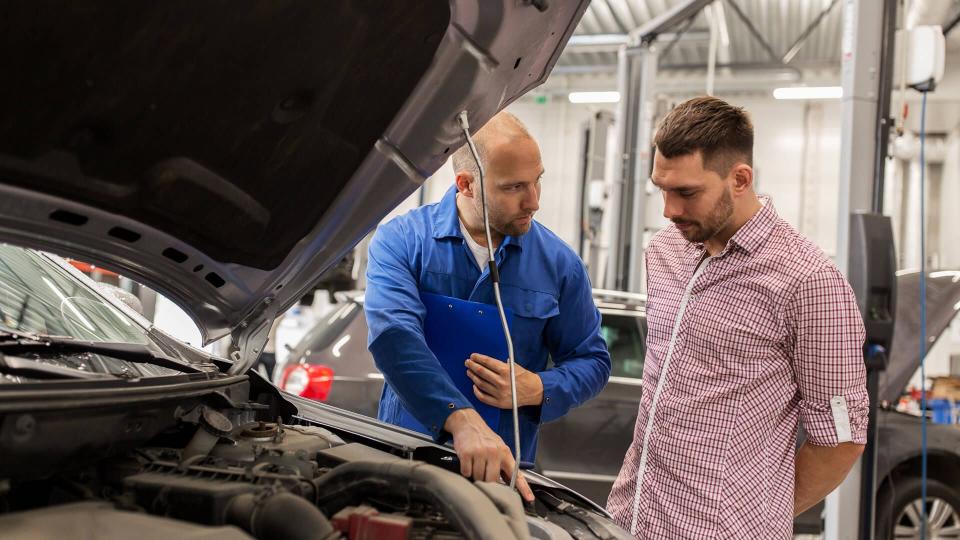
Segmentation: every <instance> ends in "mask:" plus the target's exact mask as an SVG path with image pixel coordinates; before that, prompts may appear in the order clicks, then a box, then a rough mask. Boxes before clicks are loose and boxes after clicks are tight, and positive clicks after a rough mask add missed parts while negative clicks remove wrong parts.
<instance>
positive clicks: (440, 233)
mask: <svg viewBox="0 0 960 540" xmlns="http://www.w3.org/2000/svg"><path fill="white" fill-rule="evenodd" d="M434 212H435V214H434V220H433V223H434V225H433V237H434V238H435V239H437V240H439V239H441V238H460V239H462V238H463V234H462V233H461V232H460V217H459V216H458V215H457V186H450V189H448V190H447V192H446V193H445V194H444V195H443V198H442V199H440V204H439V205H437V208H436V210H435V211H434Z"/></svg>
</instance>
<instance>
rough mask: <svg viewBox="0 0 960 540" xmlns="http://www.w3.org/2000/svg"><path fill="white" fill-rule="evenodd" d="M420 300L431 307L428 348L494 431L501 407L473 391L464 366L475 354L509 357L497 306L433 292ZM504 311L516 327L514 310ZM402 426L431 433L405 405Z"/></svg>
mask: <svg viewBox="0 0 960 540" xmlns="http://www.w3.org/2000/svg"><path fill="white" fill-rule="evenodd" d="M420 300H421V301H422V302H423V305H424V307H425V308H426V309H427V316H426V318H425V320H424V322H423V333H424V336H425V337H426V341H427V347H429V348H430V350H431V351H432V352H433V354H434V356H436V357H437V360H439V362H440V365H441V366H443V369H444V370H446V372H447V374H448V375H450V378H451V379H452V380H453V384H454V385H456V387H457V389H458V390H460V393H462V394H463V395H464V396H465V397H466V398H467V399H468V400H470V403H472V404H473V407H474V409H476V411H477V413H478V414H479V415H480V417H481V418H483V420H484V422H486V423H487V425H488V426H490V429H492V430H493V431H495V432H496V431H498V430H499V427H500V409H498V408H496V407H494V406H492V405H487V404H486V403H483V402H482V401H480V400H478V399H477V397H476V396H475V395H474V393H473V381H471V380H470V378H469V377H467V368H466V366H464V365H463V363H464V362H465V361H466V360H467V358H470V355H471V354H473V353H480V354H485V355H487V356H491V357H493V358H499V359H501V360H505V359H506V358H507V340H506V338H504V336H503V325H502V324H501V322H500V314H499V313H498V311H497V306H495V305H491V304H482V303H480V302H470V301H467V300H460V299H459V298H452V297H449V296H441V295H439V294H432V293H421V294H420ZM504 312H505V313H506V316H507V327H508V328H509V327H512V326H513V324H512V321H513V312H512V311H511V310H509V309H504ZM400 426H402V427H405V428H407V429H412V430H414V431H419V432H420V433H426V434H430V431H429V430H427V428H426V427H424V425H423V424H421V423H420V422H419V421H418V420H417V419H416V418H414V417H413V415H412V414H410V413H409V412H408V411H407V410H406V409H405V408H401V412H400Z"/></svg>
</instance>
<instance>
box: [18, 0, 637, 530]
mask: <svg viewBox="0 0 960 540" xmlns="http://www.w3.org/2000/svg"><path fill="white" fill-rule="evenodd" d="M586 3H587V2H586V1H585V0H583V1H581V0H567V1H552V2H550V3H549V4H548V3H545V2H539V1H536V2H515V1H513V0H504V1H487V0H484V1H471V0H435V1H432V2H423V1H420V2H362V3H356V2H325V3H319V4H318V3H316V2H305V1H300V0H289V1H282V2H270V3H262V2H237V3H233V4H231V5H230V6H229V8H226V7H225V6H223V5H221V4H217V3H195V2H186V3H160V4H150V3H148V4H116V3H113V2H103V1H100V0H94V1H92V2H85V3H83V4H75V3H70V2H48V3H43V4H32V5H26V4H23V5H18V6H10V7H9V9H7V10H6V11H5V13H4V18H3V20H2V21H0V30H2V35H3V36H4V40H5V43H6V44H7V47H5V48H4V49H3V50H2V52H0V57H2V58H3V61H4V65H5V66H7V69H6V70H5V73H6V78H5V80H6V82H7V84H5V85H4V90H3V92H4V97H5V99H4V100H3V102H2V104H0V107H2V108H3V118H4V121H3V122H2V123H0V245H2V246H0V270H5V271H6V273H5V274H3V276H5V277H3V278H0V280H2V285H3V287H0V294H2V295H4V296H0V300H3V301H7V303H6V304H4V314H3V316H2V317H0V379H2V382H3V384H0V455H2V456H3V459H0V530H3V531H4V537H5V538H35V537H47V536H61V535H63V534H65V531H69V533H67V534H69V535H71V536H81V537H97V538H129V537H131V536H134V535H135V536H137V537H139V538H143V539H147V538H170V537H192V536H203V537H211V538H250V537H251V536H252V537H261V538H281V537H284V538H308V537H309V538H315V537H316V538H333V537H337V536H338V535H340V534H347V535H351V534H359V532H358V531H361V530H363V531H367V532H366V533H364V534H372V535H374V536H378V535H380V534H387V532H389V534H401V535H402V534H406V535H409V536H416V537H444V538H491V537H496V538H529V537H531V535H532V536H533V537H536V538H571V537H572V535H576V536H577V537H578V538H579V537H587V538H607V537H610V538H624V537H627V535H626V533H625V532H624V531H622V530H621V529H619V528H618V527H617V526H616V525H614V524H613V523H612V522H611V521H610V519H609V516H607V515H605V512H604V511H603V510H602V509H601V508H598V507H597V506H596V505H593V504H592V503H590V502H589V501H588V500H586V499H584V498H583V497H581V496H579V495H577V494H576V493H575V492H573V491H571V490H569V489H568V488H564V487H563V486H561V485H559V484H557V483H556V482H553V481H551V480H549V479H547V478H544V477H541V476H539V475H537V474H535V473H531V472H528V473H525V476H526V478H527V479H528V481H529V482H530V483H531V485H532V487H533V489H534V493H535V495H536V503H535V504H534V505H532V506H530V507H527V508H524V507H523V505H522V504H521V503H520V498H519V497H518V496H517V495H516V494H515V493H514V492H512V491H511V490H510V489H509V488H507V487H506V486H503V485H498V484H486V483H473V482H470V481H468V480H467V479H465V478H463V477H462V476H460V475H459V474H458V473H457V471H458V467H459V465H458V463H457V461H456V455H455V453H454V452H453V451H452V449H450V448H448V447H445V446H441V445H437V444H434V443H433V442H432V441H431V440H430V439H428V438H426V437H423V436H421V435H418V434H416V433H413V432H409V431H405V430H403V429H400V428H396V427H393V426H388V425H384V424H381V423H379V422H377V421H375V420H372V419H369V418H364V417H361V416H359V415H354V414H351V413H349V412H346V411H342V410H339V409H335V408H332V407H329V406H326V405H324V404H322V403H317V402H315V401H310V400H305V399H302V398H300V397H297V396H292V395H290V394H287V393H285V392H282V391H279V390H278V389H277V388H276V387H275V386H273V385H272V384H270V383H269V382H267V381H265V380H263V379H262V378H261V377H260V376H259V375H258V374H257V373H256V372H253V371H250V370H249V367H250V366H251V365H252V363H253V362H254V360H255V359H256V358H257V357H258V355H259V354H260V352H261V351H262V348H263V344H264V343H265V341H266V337H267V332H268V330H269V328H270V324H271V323H272V322H273V320H274V319H275V316H276V314H277V313H280V312H283V311H285V310H286V309H287V308H288V307H289V306H291V305H292V304H293V303H295V302H296V301H297V300H298V299H299V298H300V297H301V296H303V294H304V293H305V292H307V291H309V290H310V289H311V288H312V286H313V284H314V283H315V282H316V280H317V279H319V277H320V276H321V275H322V273H323V271H324V270H326V269H327V268H329V267H330V266H332V265H333V264H335V263H336V262H337V261H338V260H340V259H341V258H342V256H343V254H344V253H345V252H346V251H347V250H349V249H350V248H351V247H352V246H353V245H354V244H355V243H356V242H357V241H359V240H360V239H361V238H362V237H363V236H364V235H365V234H366V233H367V232H368V231H370V230H371V229H372V228H373V227H374V226H375V225H376V223H378V222H379V221H380V220H381V219H382V218H383V216H384V215H385V214H386V213H387V212H388V211H389V210H390V209H392V208H393V207H394V206H395V205H396V204H397V203H398V202H400V201H401V200H403V199H404V198H405V197H406V196H408V195H409V194H410V193H411V192H412V191H413V190H415V189H416V188H417V187H418V186H419V185H420V184H422V182H423V181H424V179H425V178H427V177H428V176H430V175H431V174H432V173H433V172H434V171H435V170H436V169H437V168H439V167H440V165H441V164H442V163H443V162H444V161H445V160H446V159H447V157H448V155H449V153H450V152H451V151H452V150H455V149H456V148H457V147H459V146H460V145H461V144H463V142H464V136H463V132H462V126H461V124H459V123H458V121H457V116H458V114H459V113H460V112H461V111H466V112H467V114H468V116H469V118H470V122H471V129H472V130H473V131H476V129H479V128H480V127H481V126H482V125H483V124H484V123H485V122H486V121H487V120H488V119H489V118H490V117H491V116H492V115H493V114H495V113H496V112H497V111H499V110H501V109H502V108H503V107H505V106H506V105H507V104H509V103H510V102H511V101H513V100H514V99H516V98H517V97H519V96H520V95H522V94H523V93H524V92H526V91H528V90H529V89H531V88H533V87H534V86H536V85H538V84H540V83H542V82H543V80H544V79H545V78H546V76H547V74H548V73H549V72H550V70H551V68H552V66H553V65H554V63H555V62H556V59H557V57H558V56H559V54H560V51H561V49H562V47H563V46H564V44H565V43H566V41H567V40H568V39H569V37H570V35H571V34H572V33H573V30H574V28H575V26H576V24H577V22H578V20H579V18H580V16H581V15H582V14H583V11H584V10H585V9H586ZM28 248H32V249H28ZM34 249H36V250H42V251H34ZM48 252H49V253H56V254H57V255H61V256H66V257H70V258H72V259H75V260H81V261H85V262H89V263H93V264H95V265H96V266H97V267H103V268H108V269H110V270H112V271H115V272H117V273H119V274H121V275H124V276H126V277H130V278H132V279H135V280H136V281H137V282H139V283H142V284H144V285H147V286H149V287H151V288H152V289H154V290H157V291H159V292H161V293H162V294H164V295H165V296H166V297H168V298H169V299H171V300H172V301H173V302H175V303H177V304H178V305H179V306H180V307H182V308H183V309H184V310H185V311H186V312H187V313H188V314H189V315H190V316H191V317H193V319H194V321H195V322H196V323H197V325H198V327H199V329H200V332H201V334H202V336H203V339H204V342H205V343H209V342H210V341H212V340H214V339H217V338H219V337H222V336H226V335H229V336H230V337H231V343H232V345H231V351H230V354H229V356H230V357H229V358H220V357H217V356H215V355H211V354H209V353H207V352H204V351H202V350H199V349H195V348H193V347H190V346H189V345H186V344H184V343H182V342H179V341H177V340H176V339H174V338H172V337H170V336H168V335H166V334H165V333H163V332H162V331H160V330H158V329H157V328H155V327H154V326H153V325H152V324H151V323H150V322H149V321H147V320H146V319H144V318H143V317H142V316H140V315H139V314H138V313H136V311H134V310H133V309H131V308H130V307H129V306H127V305H125V304H123V303H122V302H120V301H119V300H117V298H115V297H114V295H113V294H111V293H109V292H104V291H103V290H102V289H100V288H98V287H96V286H95V285H94V284H93V283H92V282H91V281H90V280H89V279H88V278H87V277H86V276H84V275H83V274H82V273H80V272H79V271H78V270H76V268H74V267H72V266H71V265H70V264H69V263H67V262H66V261H65V260H63V259H60V258H59V257H57V256H54V255H49V254H48ZM41 300H42V302H41ZM39 308H43V309H42V312H41V315H31V317H30V318H28V317H27V316H26V315H25V314H28V313H33V312H35V311H37V309H39ZM377 513H379V514H378V515H375V514H377ZM370 531H374V532H370ZM376 531H380V532H376Z"/></svg>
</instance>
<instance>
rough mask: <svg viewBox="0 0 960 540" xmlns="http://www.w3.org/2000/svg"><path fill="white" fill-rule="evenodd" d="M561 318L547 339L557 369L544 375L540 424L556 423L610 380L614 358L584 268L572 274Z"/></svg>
mask: <svg viewBox="0 0 960 540" xmlns="http://www.w3.org/2000/svg"><path fill="white" fill-rule="evenodd" d="M559 303H560V305H559V309H560V312H559V314H558V315H557V316H556V317H554V318H552V319H551V320H550V322H549V323H547V326H546V329H545V339H546V343H547V347H548V348H549V350H550V355H551V357H552V358H553V364H554V365H553V367H552V368H550V369H548V370H546V371H542V372H540V373H539V374H538V375H540V380H541V381H542V382H543V404H542V406H541V408H540V421H541V422H549V421H551V420H556V419H557V418H560V417H561V416H563V415H565V414H567V412H568V411H569V410H570V409H571V408H573V407H576V406H578V405H580V404H582V403H583V402H585V401H587V400H589V399H590V398H592V397H594V396H596V395H597V394H598V393H600V390H602V389H603V387H604V386H605V385H606V384H607V381H608V380H609V379H610V354H609V353H608V352H607V345H606V343H605V342H604V341H603V337H602V336H601V335H600V311H599V310H597V307H596V304H594V302H593V296H592V293H591V287H590V278H589V277H588V276H587V273H586V269H584V267H583V265H582V264H579V261H578V264H577V265H576V266H575V267H574V269H573V270H572V271H571V272H570V274H569V275H568V276H567V278H566V279H565V280H564V283H563V290H562V291H561V294H560V302H559Z"/></svg>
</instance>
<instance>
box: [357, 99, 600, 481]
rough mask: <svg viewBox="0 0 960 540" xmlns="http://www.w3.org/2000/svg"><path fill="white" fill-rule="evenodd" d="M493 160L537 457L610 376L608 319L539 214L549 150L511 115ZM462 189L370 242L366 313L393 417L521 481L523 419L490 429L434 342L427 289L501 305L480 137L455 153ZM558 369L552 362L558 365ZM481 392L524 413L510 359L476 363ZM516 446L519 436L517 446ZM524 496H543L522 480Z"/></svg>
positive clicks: (529, 449)
mask: <svg viewBox="0 0 960 540" xmlns="http://www.w3.org/2000/svg"><path fill="white" fill-rule="evenodd" d="M474 140H475V142H476V146H477V147H478V151H479V154H480V159H481V160H482V162H483V166H484V171H485V177H484V181H485V184H486V199H487V212H488V215H489V220H490V227H491V236H492V240H493V246H492V248H493V249H494V252H495V258H496V262H497V267H498V269H499V274H500V276H501V291H502V296H503V303H504V307H505V308H507V309H510V310H512V311H513V313H514V317H513V321H512V327H511V335H512V337H513V342H514V349H515V355H516V360H517V369H516V384H517V403H518V406H519V407H520V446H521V460H522V461H529V462H533V461H534V456H535V453H536V445H537V433H538V430H539V426H540V424H541V423H543V422H549V421H551V420H555V419H557V418H559V417H561V416H563V415H564V414H566V413H567V411H569V410H570V409H571V408H572V407H576V406H578V405H580V404H582V403H584V402H585V401H587V400H589V399H590V398H592V397H593V396H595V395H596V394H597V393H598V392H600V390H601V389H602V388H603V386H604V385H605V384H606V382H607V379H608V378H609V376H610V356H609V354H608V353H607V348H606V345H605V343H604V341H603V339H602V338H601V336H600V313H599V311H598V310H597V308H596V305H595V304H594V302H593V298H592V295H591V288H590V281H589V278H588V277H587V273H586V270H585V268H584V266H583V263H582V262H581V260H580V258H579V257H578V256H577V254H576V253H575V252H574V251H573V250H572V249H570V247H569V246H567V244H565V243H564V242H563V241H562V240H560V238H559V237H557V236H556V235H555V234H553V233H552V232H550V231H549V230H547V228H546V227H544V226H543V225H541V224H539V223H537V222H536V221H534V220H533V215H534V213H535V212H536V211H537V210H538V209H539V201H540V189H541V180H542V177H543V175H544V170H543V163H542V162H541V160H540V149H539V147H538V146H537V143H536V142H535V141H534V140H533V138H532V137H531V136H530V134H529V133H528V132H527V130H526V128H525V127H524V126H523V124H522V123H521V122H520V121H519V120H518V119H517V118H516V117H515V116H513V115H511V114H509V113H505V112H502V113H500V114H498V115H497V116H495V117H494V118H493V119H491V120H490V121H489V122H488V123H487V125H485V126H484V127H483V128H482V129H481V130H480V131H479V132H478V133H477V134H476V136H475V138H474ZM453 165H454V170H455V171H456V174H457V179H456V186H454V187H451V188H450V190H449V191H447V193H446V195H444V197H443V200H442V201H440V203H438V204H432V205H427V206H422V207H420V208H416V209H414V210H412V211H410V212H408V213H407V214H405V215H403V216H400V217H398V218H396V219H393V220H392V221H390V222H389V223H386V224H384V225H382V226H381V227H380V228H379V229H378V230H377V233H376V235H375V236H374V238H373V241H372V243H371V244H370V251H369V263H368V267H367V292H366V300H365V305H364V309H365V311H366V318H367V324H368V325H369V327H370V335H369V348H370V352H371V353H372V354H373V357H374V359H375V360H376V364H377V367H378V368H379V369H380V371H382V372H383V374H384V377H385V379H386V384H385V385H384V389H383V394H382V396H381V397H380V411H379V418H380V419H381V420H383V421H386V422H391V423H394V424H397V423H399V421H400V417H401V416H402V415H403V411H404V410H405V411H407V412H408V413H409V414H411V415H412V416H413V417H414V418H416V419H417V420H418V421H419V422H420V423H421V424H422V425H423V426H425V427H426V429H427V431H428V432H429V435H431V436H433V438H434V440H436V441H438V442H445V441H447V440H449V439H450V438H451V437H452V438H453V445H454V449H455V450H456V453H457V456H458V458H459V460H460V465H461V472H462V473H463V475H464V476H466V477H468V478H471V477H472V478H474V479H476V480H480V481H487V482H493V481H496V480H497V478H499V477H501V475H503V477H504V478H509V477H510V474H511V472H512V469H513V465H514V460H513V457H512V455H511V452H510V448H512V447H513V428H512V415H511V414H502V415H500V418H501V421H500V425H499V427H498V429H496V430H493V429H491V428H490V427H488V426H487V425H486V423H484V421H483V419H482V418H481V417H480V415H479V414H478V413H477V412H476V411H475V410H474V409H473V407H472V405H471V404H470V402H469V401H468V400H467V398H466V397H465V396H464V395H463V394H462V393H461V392H460V391H459V390H457V388H456V386H455V385H454V383H453V381H452V380H451V379H450V377H449V375H448V374H447V372H446V371H444V369H443V367H441V366H440V364H439V362H438V360H437V358H436V357H435V356H434V354H433V353H432V352H431V351H430V349H429V348H428V347H427V344H426V340H425V338H424V331H423V321H424V317H425V315H426V310H425V308H424V305H423V303H422V301H421V299H420V293H421V292H427V293H434V294H440V295H444V296H450V297H455V298H459V299H463V300H470V301H475V302H482V303H487V304H493V303H494V295H493V286H492V284H491V282H490V275H489V269H488V267H487V260H488V257H489V256H488V254H487V241H486V236H485V233H484V226H483V213H482V208H481V204H480V193H479V189H480V182H479V178H478V176H479V171H478V169H477V165H476V163H475V161H474V160H473V157H472V156H471V154H470V151H469V149H468V147H467V146H466V145H464V146H463V147H462V148H461V149H460V150H458V151H457V152H456V153H455V154H454V155H453ZM548 358H550V359H551V360H552V366H550V367H549V369H548V366H547V360H548ZM464 365H465V368H464V369H466V370H467V375H468V376H469V377H470V380H471V381H473V384H474V386H473V392H474V394H475V396H476V398H477V399H479V400H480V401H481V402H483V403H487V404H490V405H493V406H496V407H499V408H501V409H509V408H510V403H511V399H510V377H509V369H508V367H507V363H506V358H501V359H495V358H490V357H487V356H483V355H480V354H473V355H471V357H470V358H469V359H466V361H465V364H464ZM504 441H508V442H509V443H510V446H508V445H507V444H506V443H505V442H504ZM518 487H519V489H520V492H521V495H522V496H523V497H524V498H525V499H526V500H533V494H532V493H531V491H530V489H529V487H528V486H527V485H526V483H525V482H523V481H522V476H521V477H520V479H519V480H518Z"/></svg>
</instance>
